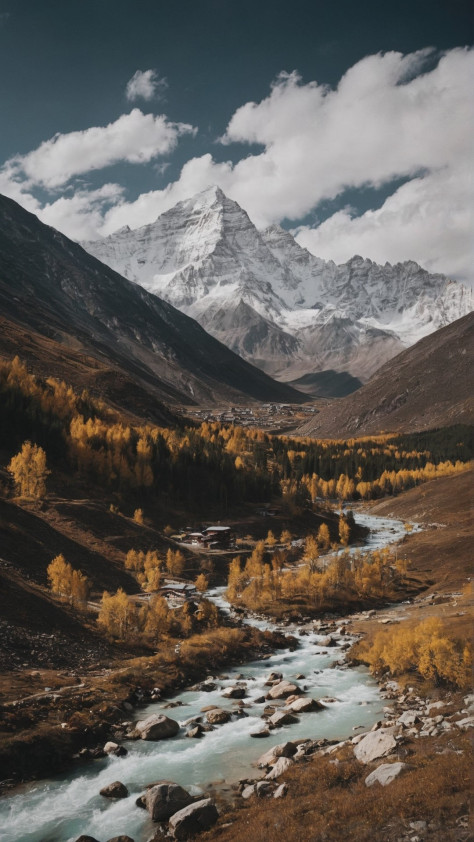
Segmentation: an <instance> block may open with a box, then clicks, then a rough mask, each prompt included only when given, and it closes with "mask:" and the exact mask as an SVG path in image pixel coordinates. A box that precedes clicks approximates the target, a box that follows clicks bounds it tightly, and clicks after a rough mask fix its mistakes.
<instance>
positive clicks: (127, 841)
mask: <svg viewBox="0 0 474 842" xmlns="http://www.w3.org/2000/svg"><path fill="white" fill-rule="evenodd" d="M107 842H135V840H134V839H132V837H131V836H123V835H121V836H113V837H112V839H107Z"/></svg>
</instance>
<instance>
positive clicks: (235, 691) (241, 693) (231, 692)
mask: <svg viewBox="0 0 474 842" xmlns="http://www.w3.org/2000/svg"><path fill="white" fill-rule="evenodd" d="M222 695H223V696H224V698H226V699H244V698H245V696H246V695H247V690H246V689H245V687H239V686H238V685H237V686H235V687H227V688H226V690H224V691H223V693H222Z"/></svg>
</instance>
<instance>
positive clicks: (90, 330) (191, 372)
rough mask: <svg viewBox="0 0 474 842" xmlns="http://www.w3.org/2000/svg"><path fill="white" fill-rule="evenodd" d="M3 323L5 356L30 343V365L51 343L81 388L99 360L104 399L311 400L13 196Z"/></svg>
mask: <svg viewBox="0 0 474 842" xmlns="http://www.w3.org/2000/svg"><path fill="white" fill-rule="evenodd" d="M0 317H1V319H2V320H3V322H4V328H3V329H2V331H1V333H0V353H1V352H2V348H3V346H4V345H5V343H7V342H9V341H10V339H9V337H10V338H11V337H15V336H16V340H17V347H18V350H20V344H19V343H20V342H21V347H22V348H25V349H27V348H28V349H29V353H28V359H30V358H31V357H32V358H33V359H34V358H35V357H36V359H41V355H42V354H43V353H44V351H45V349H44V340H45V338H46V339H47V340H48V342H49V344H50V345H51V348H49V350H48V353H53V350H52V349H53V348H54V354H55V356H56V358H57V357H58V356H60V351H59V350H58V348H61V347H62V348H63V349H64V355H63V360H62V363H63V371H64V363H65V360H66V359H69V362H68V371H67V372H64V373H63V374H62V376H65V375H66V379H68V380H70V382H72V383H74V382H75V380H74V377H75V372H76V369H77V367H78V366H79V365H82V364H83V361H84V359H85V358H87V359H88V360H89V362H90V359H92V360H93V361H94V360H95V365H96V367H97V369H98V371H97V374H98V376H99V377H100V382H101V384H102V385H103V386H104V391H105V392H107V390H108V389H112V390H113V391H115V393H116V392H117V391H118V390H120V391H125V392H127V391H133V392H134V394H135V395H137V393H138V392H140V395H143V394H145V393H147V394H148V396H149V402H150V403H152V402H153V401H155V402H156V401H164V402H165V403H166V404H174V405H176V404H183V403H184V404H189V405H191V404H199V403H200V402H202V401H205V402H208V403H210V404H211V405H212V404H216V403H220V404H222V403H225V402H232V403H242V402H245V403H248V402H249V400H250V401H253V400H256V401H262V400H263V401H265V400H270V401H284V402H301V401H302V400H304V397H303V396H302V394H301V392H297V391H296V390H294V389H292V388H291V387H290V386H287V385H286V384H282V383H277V382H275V381H274V380H272V379H271V378H270V377H268V376H267V375H266V374H264V373H263V372H262V371H260V370H259V369H258V368H255V367H253V366H251V365H249V363H247V362H245V361H244V360H243V359H242V358H241V357H239V356H238V355H237V354H234V353H232V351H230V350H229V349H228V348H227V347H226V346H224V345H221V344H220V343H219V342H217V341H216V340H215V339H214V338H213V337H212V336H210V335H209V334H208V333H206V331H205V330H203V329H202V327H200V325H198V324H197V322H195V321H194V320H193V319H191V318H189V317H188V316H186V315H184V314H183V313H181V312H180V311H179V310H177V309H175V308H174V307H173V306H172V305H171V304H169V303H168V302H166V301H162V300H160V299H159V298H158V297H157V296H156V295H152V294H150V293H149V292H147V291H146V290H145V289H143V288H142V287H140V286H137V285H136V284H133V283H131V282H130V281H128V280H126V279H125V278H123V277H121V276H120V275H119V274H117V273H116V272H115V271H113V270H111V269H109V268H108V267H107V266H105V265H104V264H103V263H100V262H99V261H98V260H96V259H95V258H94V257H92V256H91V255H90V254H88V253H87V252H86V251H84V249H83V248H81V246H79V245H78V244H77V243H73V242H72V241H71V240H69V239H68V238H67V237H65V236H63V235H62V234H60V233H59V232H58V231H56V230H55V229H54V228H50V227H48V226H46V225H44V224H43V223H41V222H40V221H39V220H38V219H37V217H36V216H34V215H33V214H31V213H28V212H27V211H25V210H24V209H23V208H22V207H20V205H18V204H17V203H16V202H14V201H13V200H11V199H8V198H6V197H4V196H0ZM20 337H23V338H21V339H20ZM40 344H41V347H40ZM48 347H49V346H48ZM5 352H6V353H7V354H8V348H7V347H5ZM71 355H72V356H71ZM78 356H80V361H79V360H78ZM72 357H74V360H73V359H72ZM89 362H88V365H89ZM89 367H90V365H89ZM49 374H51V371H50V372H49ZM70 378H72V380H71V379H70ZM106 381H107V382H108V385H106ZM151 398H152V399H153V400H151ZM158 409H159V408H158ZM158 414H159V412H158ZM162 414H163V415H165V414H166V413H165V412H164V411H163V413H162Z"/></svg>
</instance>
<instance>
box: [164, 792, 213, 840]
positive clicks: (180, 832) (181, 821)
mask: <svg viewBox="0 0 474 842" xmlns="http://www.w3.org/2000/svg"><path fill="white" fill-rule="evenodd" d="M218 818H219V813H218V812H217V809H216V807H215V805H214V804H213V803H212V801H211V799H210V798H203V799H202V801H196V802H195V803H194V804H190V805H189V807H184V809H183V810H179V811H178V812H177V813H175V814H174V816H171V818H170V821H169V826H170V830H171V833H172V835H173V838H174V839H178V840H182V839H189V838H190V837H192V836H194V835H195V834H197V833H202V832H203V831H204V830H209V828H210V827H212V825H214V824H215V823H216V821H217V819H218Z"/></svg>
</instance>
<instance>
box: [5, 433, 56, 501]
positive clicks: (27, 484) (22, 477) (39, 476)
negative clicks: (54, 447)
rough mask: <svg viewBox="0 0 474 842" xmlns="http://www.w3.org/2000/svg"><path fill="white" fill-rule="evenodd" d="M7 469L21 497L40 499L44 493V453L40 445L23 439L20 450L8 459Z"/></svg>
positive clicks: (46, 470) (46, 471)
mask: <svg viewBox="0 0 474 842" xmlns="http://www.w3.org/2000/svg"><path fill="white" fill-rule="evenodd" d="M7 470H8V471H10V473H11V474H13V479H14V481H15V485H16V487H17V489H18V491H19V493H20V496H21V497H32V498H33V499H40V498H41V497H44V495H45V494H46V477H47V476H48V474H50V473H51V472H50V471H48V468H47V467H46V453H45V452H44V450H43V448H42V447H38V445H36V444H32V443H31V442H30V441H25V442H24V444H23V446H22V448H21V450H20V452H19V453H17V455H16V456H13V458H12V459H11V460H10V463H9V465H8V466H7Z"/></svg>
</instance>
